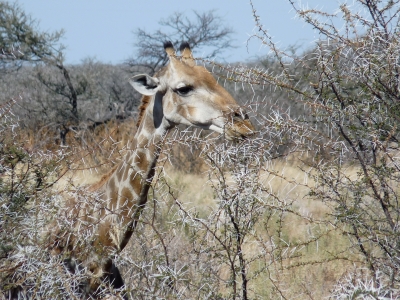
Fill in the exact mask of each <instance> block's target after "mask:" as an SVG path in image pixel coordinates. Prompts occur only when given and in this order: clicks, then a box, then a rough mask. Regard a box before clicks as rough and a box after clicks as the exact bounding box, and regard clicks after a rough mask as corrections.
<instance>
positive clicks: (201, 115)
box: [57, 42, 254, 292]
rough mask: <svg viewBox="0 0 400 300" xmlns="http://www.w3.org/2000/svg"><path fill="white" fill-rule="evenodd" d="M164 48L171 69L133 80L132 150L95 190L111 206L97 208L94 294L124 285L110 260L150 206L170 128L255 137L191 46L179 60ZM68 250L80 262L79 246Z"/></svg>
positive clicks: (184, 48) (168, 45) (169, 46)
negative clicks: (136, 99)
mask: <svg viewBox="0 0 400 300" xmlns="http://www.w3.org/2000/svg"><path fill="white" fill-rule="evenodd" d="M164 48H165V51H166V53H167V55H168V57H169V64H168V65H167V66H165V67H164V68H162V69H161V70H160V71H158V72H157V73H156V74H155V75H154V76H149V75H147V74H140V75H136V76H134V77H132V78H131V80H130V83H131V85H132V86H133V88H134V89H136V90H137V91H138V92H139V93H141V94H142V95H143V97H142V104H141V106H140V108H139V117H138V122H137V132H136V134H135V136H134V137H133V143H132V145H133V147H131V150H129V151H127V153H126V156H125V159H124V160H123V161H121V163H120V164H119V165H118V166H117V167H116V168H115V169H114V171H113V172H112V173H111V174H110V176H109V177H107V178H104V179H103V180H102V182H101V184H97V185H96V186H95V187H93V188H92V190H96V193H97V194H98V195H100V196H99V197H101V198H102V200H103V203H106V206H107V207H103V208H99V209H97V210H96V213H93V214H95V216H91V219H92V220H96V221H95V222H96V227H95V233H94V238H93V242H92V244H93V246H94V248H95V249H97V250H96V253H100V254H96V255H100V256H102V257H101V258H98V259H97V260H96V259H92V263H91V267H90V270H91V272H92V274H97V275H96V276H95V277H96V278H97V279H95V280H93V281H92V282H91V286H90V287H89V290H90V291H91V292H93V291H95V290H96V289H97V287H98V285H99V278H102V279H104V278H106V279H108V280H109V281H110V283H112V284H113V286H114V287H115V288H121V287H122V286H123V281H122V278H121V276H120V274H119V271H118V269H117V268H116V267H115V265H114V264H113V263H112V261H111V258H109V256H110V255H111V254H112V253H115V251H117V252H118V251H122V250H123V249H124V247H125V246H126V245H127V243H128V241H129V239H130V237H131V236H132V233H133V231H134V229H135V227H136V224H137V222H138V219H139V216H140V213H141V211H142V209H143V207H144V205H145V204H146V201H147V193H148V191H149V188H150V185H151V182H152V179H153V176H154V173H155V167H156V162H157V159H158V156H159V154H160V147H161V145H160V143H161V142H162V140H163V138H164V137H165V135H166V134H167V133H168V131H169V130H170V129H171V128H173V127H174V126H175V125H178V124H184V125H187V126H195V127H199V128H203V129H210V130H214V131H216V132H218V133H221V134H223V135H224V136H225V137H226V138H228V139H240V138H244V137H246V136H249V135H251V134H252V133H253V132H254V127H253V125H252V124H251V122H250V120H249V118H248V116H247V114H246V113H245V112H244V110H243V109H242V108H241V107H240V106H239V105H238V103H237V102H236V101H235V99H233V97H232V96H231V95H230V94H229V93H228V92H227V91H226V90H225V89H224V88H223V87H222V86H221V85H219V84H218V82H217V81H216V79H215V78H214V77H213V75H212V74H211V73H210V72H209V71H208V70H207V69H206V68H205V67H203V66H197V65H196V64H195V60H194V58H193V56H192V52H191V50H190V47H189V45H188V43H183V44H182V45H181V47H180V53H181V55H180V56H178V55H177V54H176V52H175V49H174V48H173V46H172V43H170V42H167V43H165V44H164ZM80 207H81V206H80ZM83 209H85V208H83ZM77 215H79V216H83V215H84V216H87V215H88V213H87V212H85V213H78V214H77ZM73 240H74V239H70V241H73ZM57 245H61V244H57ZM65 247H67V248H68V249H71V250H70V253H71V256H75V257H76V258H77V259H79V253H76V251H74V245H68V246H67V245H63V248H65ZM98 249H100V251H99V250H98ZM58 252H60V251H58Z"/></svg>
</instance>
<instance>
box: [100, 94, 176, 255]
mask: <svg viewBox="0 0 400 300" xmlns="http://www.w3.org/2000/svg"><path fill="white" fill-rule="evenodd" d="M157 97H158V96H157V95H156V96H155V97H153V99H152V100H151V102H150V103H149V105H148V107H147V109H146V111H145V112H144V116H143V118H142V121H141V124H140V126H139V128H138V130H137V133H136V135H135V137H134V139H133V143H132V149H131V150H129V151H128V152H127V154H126V156H125V159H124V160H123V161H122V162H121V163H120V165H119V166H118V167H117V169H116V171H115V172H114V174H112V176H111V177H110V179H109V180H108V182H107V183H106V184H105V190H104V194H103V195H104V196H103V197H106V200H107V203H108V205H107V206H108V210H109V211H111V212H113V213H112V214H110V215H108V216H105V218H104V221H103V222H102V225H103V226H100V227H102V228H100V232H99V238H100V239H102V240H103V241H102V244H104V245H107V246H112V247H113V248H117V250H119V251H120V250H122V249H123V248H124V247H125V246H126V244H127V243H128V241H129V239H130V237H131V235H132V233H133V230H134V228H135V226H136V223H137V220H138V218H139V216H140V213H141V211H142V209H143V207H144V205H145V204H146V201H147V193H148V191H149V188H150V184H151V182H152V180H153V177H154V173H155V166H156V163H157V159H158V156H159V154H160V151H161V145H162V141H163V138H164V137H165V135H166V134H167V132H168V129H169V128H170V127H171V126H170V125H169V124H168V122H167V121H166V120H165V119H164V118H163V116H162V113H161V115H160V113H159V110H160V107H159V105H161V98H160V99H157ZM159 97H161V96H159ZM157 101H159V102H160V103H157ZM161 112H162V110H161Z"/></svg>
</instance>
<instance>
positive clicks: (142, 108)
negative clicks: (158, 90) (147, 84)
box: [136, 96, 151, 129]
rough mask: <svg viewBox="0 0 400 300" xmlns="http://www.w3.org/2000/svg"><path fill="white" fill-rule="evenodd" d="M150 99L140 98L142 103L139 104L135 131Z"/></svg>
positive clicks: (147, 97) (146, 97)
mask: <svg viewBox="0 0 400 300" xmlns="http://www.w3.org/2000/svg"><path fill="white" fill-rule="evenodd" d="M150 99H151V97H150V96H143V97H142V102H141V104H140V106H139V114H138V119H137V121H136V128H137V129H139V126H140V124H141V123H142V120H143V116H144V113H145V111H146V108H147V106H149V103H150Z"/></svg>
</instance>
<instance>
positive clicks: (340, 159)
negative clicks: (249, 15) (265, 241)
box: [242, 0, 400, 299]
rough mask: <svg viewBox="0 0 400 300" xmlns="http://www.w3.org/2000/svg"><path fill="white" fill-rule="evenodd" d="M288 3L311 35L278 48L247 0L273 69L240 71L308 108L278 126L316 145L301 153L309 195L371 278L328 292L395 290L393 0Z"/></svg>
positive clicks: (389, 293) (397, 13) (396, 17)
mask: <svg viewBox="0 0 400 300" xmlns="http://www.w3.org/2000/svg"><path fill="white" fill-rule="evenodd" d="M289 2H290V3H291V5H292V6H293V9H294V10H295V11H296V13H297V16H298V17H299V18H300V19H302V20H303V21H305V22H306V23H308V24H309V25H311V26H312V27H313V29H314V30H315V31H316V32H317V33H318V34H319V40H318V42H317V43H316V45H315V46H314V47H313V49H311V50H310V51H308V52H307V53H306V54H305V55H302V56H295V55H292V53H287V52H285V51H281V50H280V49H279V48H278V47H277V45H276V44H275V43H274V42H273V39H272V38H271V37H270V36H269V34H268V32H267V31H266V30H264V28H263V26H262V24H261V23H260V20H259V18H258V16H257V13H256V9H255V8H254V7H253V13H254V17H255V20H256V24H257V28H258V33H257V34H255V35H254V36H253V37H255V38H258V39H259V40H261V42H262V43H263V44H265V45H267V46H269V47H270V49H271V50H272V53H273V54H274V57H275V59H276V61H277V65H278V66H280V69H279V71H278V72H270V73H262V72H259V70H256V69H250V70H246V72H242V74H246V78H245V79H246V80H247V81H249V82H250V81H251V82H252V83H253V84H256V85H257V84H258V85H268V84H272V85H273V86H276V87H279V88H281V89H283V90H285V91H286V92H287V94H288V97H289V98H290V99H291V101H293V102H294V103H302V104H303V105H304V106H306V107H307V108H308V111H309V116H305V117H303V118H301V119H298V120H294V119H292V120H290V121H288V122H287V123H286V124H279V126H285V127H286V129H287V132H288V136H287V138H288V139H291V143H293V144H295V145H296V147H297V148H296V149H297V150H301V151H311V152H313V153H315V154H314V155H315V156H314V157H313V159H311V160H309V161H308V164H309V167H311V170H312V171H311V172H310V174H314V175H313V176H314V180H315V182H316V185H315V186H314V187H310V196H311V197H312V198H314V199H320V200H322V201H324V202H325V203H326V204H327V205H328V206H329V207H330V208H331V216H332V219H331V222H332V225H333V226H335V227H336V228H337V229H339V230H340V231H342V233H343V234H345V235H346V236H348V238H349V240H350V241H351V242H352V247H351V250H352V251H356V253H357V254H358V256H357V257H356V258H354V262H355V263H356V264H358V265H359V267H361V268H362V267H366V268H368V269H369V271H370V275H371V283H370V284H369V283H368V282H367V283H366V281H363V280H364V279H362V278H360V277H358V278H357V277H356V279H354V281H352V282H353V283H354V282H356V281H358V282H359V283H358V285H357V284H353V285H352V289H349V285H348V284H347V285H346V284H343V285H341V284H339V285H338V286H337V289H336V290H335V294H334V297H337V298H340V299H343V297H349V296H350V295H356V294H357V293H359V294H360V293H361V294H363V295H375V296H377V297H378V296H379V297H393V295H396V294H398V290H399V287H400V277H399V271H400V269H399V260H398V258H399V257H400V253H399V235H398V222H399V216H400V214H399V190H398V184H399V182H400V165H399V163H400V162H399V160H398V151H399V137H400V132H399V128H398V122H399V103H400V102H399V101H400V94H399V91H400V89H399V80H398V76H399V67H400V65H399V59H398V58H399V55H400V44H399V39H398V34H399V22H400V2H399V1H380V0H374V1H373V0H371V1H369V0H367V1H362V0H360V1H354V3H353V4H352V5H349V4H346V3H344V4H341V5H340V7H339V10H338V11H337V12H335V13H329V12H324V11H321V10H318V9H305V8H301V7H299V6H297V4H296V3H295V2H294V1H291V0H289ZM335 24H339V25H335ZM288 62H292V63H290V64H288ZM242 78H243V77H242ZM299 121H301V122H299ZM299 133H301V134H300V135H299ZM281 138H282V137H281ZM321 154H325V155H321ZM350 253H351V252H348V256H349V255H350ZM360 260H361V261H362V263H361V265H360V264H359V261H360ZM357 274H359V272H356V274H355V276H358V275H357ZM347 282H349V281H347ZM362 282H364V284H363V283H362ZM350 286H351V285H350ZM357 291H358V292H357ZM354 293H355V294H354Z"/></svg>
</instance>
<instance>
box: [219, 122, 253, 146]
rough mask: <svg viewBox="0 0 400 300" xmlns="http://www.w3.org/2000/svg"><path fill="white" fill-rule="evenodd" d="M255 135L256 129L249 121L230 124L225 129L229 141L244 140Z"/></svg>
mask: <svg viewBox="0 0 400 300" xmlns="http://www.w3.org/2000/svg"><path fill="white" fill-rule="evenodd" d="M254 133H255V128H254V126H253V124H252V123H251V122H250V120H249V119H245V120H237V119H236V118H234V120H233V122H228V123H227V124H225V127H224V134H225V137H226V138H227V139H228V140H231V141H232V140H243V139H246V138H248V137H250V136H252V135H253V134H254Z"/></svg>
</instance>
